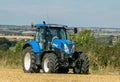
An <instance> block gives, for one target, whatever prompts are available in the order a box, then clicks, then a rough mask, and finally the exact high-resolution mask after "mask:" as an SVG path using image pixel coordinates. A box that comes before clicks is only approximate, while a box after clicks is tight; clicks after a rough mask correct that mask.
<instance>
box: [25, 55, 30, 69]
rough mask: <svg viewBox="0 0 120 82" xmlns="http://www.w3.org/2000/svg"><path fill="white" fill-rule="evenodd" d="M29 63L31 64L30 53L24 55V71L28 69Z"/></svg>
mask: <svg viewBox="0 0 120 82" xmlns="http://www.w3.org/2000/svg"><path fill="white" fill-rule="evenodd" d="M30 63H31V59H30V53H26V55H25V58H24V66H25V69H26V70H29V69H30Z"/></svg>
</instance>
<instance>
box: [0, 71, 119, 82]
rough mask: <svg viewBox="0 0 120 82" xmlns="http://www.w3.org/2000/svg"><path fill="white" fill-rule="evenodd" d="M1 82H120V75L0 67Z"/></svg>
mask: <svg viewBox="0 0 120 82" xmlns="http://www.w3.org/2000/svg"><path fill="white" fill-rule="evenodd" d="M0 82H120V76H119V75H118V76H117V75H92V74H89V75H79V74H45V73H37V74H35V73H33V74H31V73H24V72H23V71H22V70H21V69H0Z"/></svg>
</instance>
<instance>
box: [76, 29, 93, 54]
mask: <svg viewBox="0 0 120 82" xmlns="http://www.w3.org/2000/svg"><path fill="white" fill-rule="evenodd" d="M74 42H75V50H77V51H84V52H88V51H89V50H91V49H92V48H93V47H94V44H95V38H94V36H93V34H92V32H91V31H90V30H82V31H80V32H78V34H77V36H76V37H75V39H74Z"/></svg>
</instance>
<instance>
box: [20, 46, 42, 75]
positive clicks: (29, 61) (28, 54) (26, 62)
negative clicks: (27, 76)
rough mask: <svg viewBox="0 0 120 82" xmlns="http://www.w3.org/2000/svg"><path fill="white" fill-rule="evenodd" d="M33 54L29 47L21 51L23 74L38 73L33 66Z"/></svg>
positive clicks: (36, 68) (37, 68)
mask: <svg viewBox="0 0 120 82" xmlns="http://www.w3.org/2000/svg"><path fill="white" fill-rule="evenodd" d="M35 62H36V60H35V54H34V53H33V52H32V49H31V47H27V48H25V49H24V50H23V58H22V67H23V71H24V72H25V73H39V72H40V69H39V67H38V66H37V65H36V64H35Z"/></svg>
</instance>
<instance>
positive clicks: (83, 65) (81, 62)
mask: <svg viewBox="0 0 120 82" xmlns="http://www.w3.org/2000/svg"><path fill="white" fill-rule="evenodd" d="M73 72H74V73H75V74H88V73H89V61H88V57H87V56H86V55H85V54H83V53H81V54H79V57H78V59H77V62H76V66H75V67H74V68H73Z"/></svg>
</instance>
